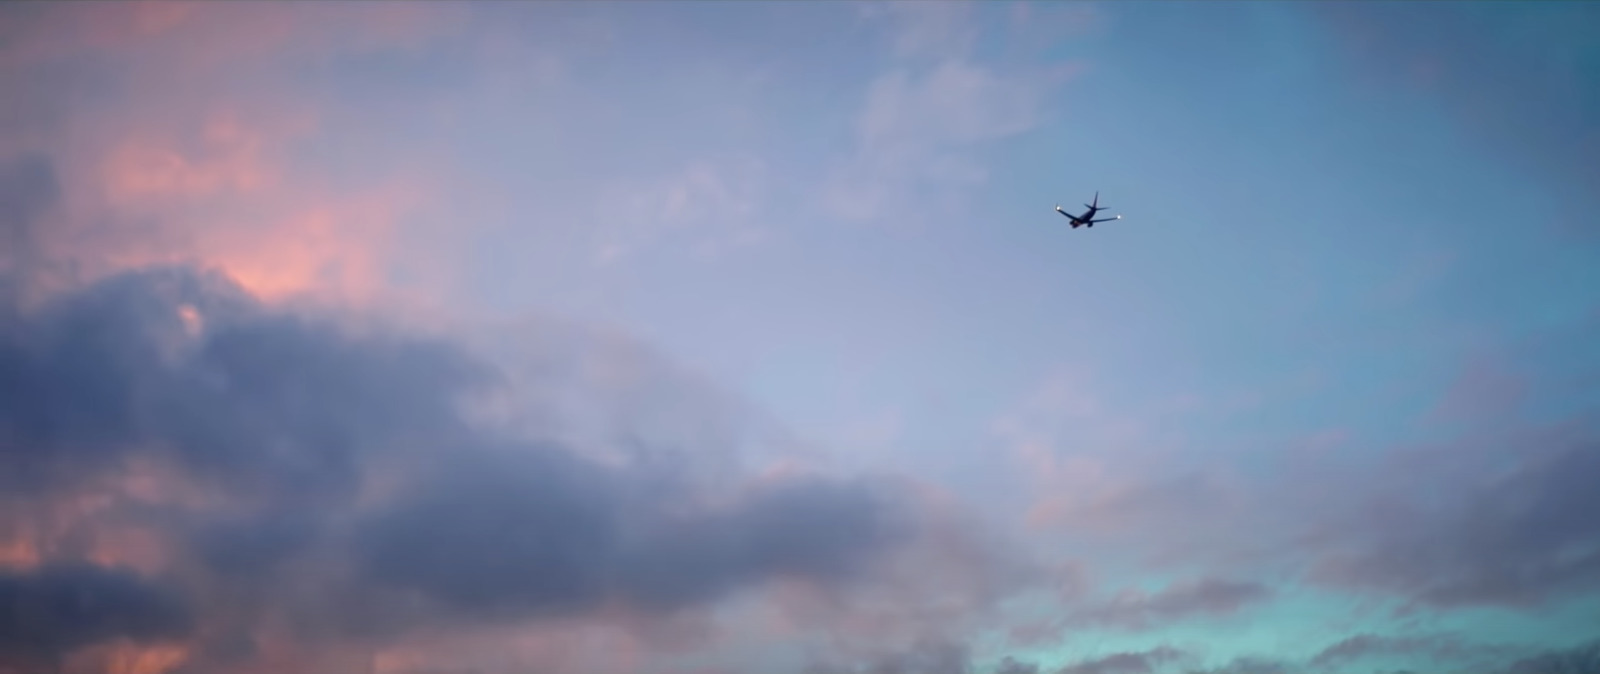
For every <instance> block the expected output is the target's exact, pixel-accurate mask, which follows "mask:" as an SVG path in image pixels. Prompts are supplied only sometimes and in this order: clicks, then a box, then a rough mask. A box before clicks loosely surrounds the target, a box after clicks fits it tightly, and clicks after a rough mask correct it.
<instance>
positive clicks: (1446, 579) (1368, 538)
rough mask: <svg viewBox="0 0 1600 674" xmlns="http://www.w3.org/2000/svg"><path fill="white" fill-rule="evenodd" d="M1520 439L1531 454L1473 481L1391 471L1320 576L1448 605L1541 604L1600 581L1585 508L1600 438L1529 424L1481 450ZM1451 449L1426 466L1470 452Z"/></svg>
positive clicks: (1595, 535)
mask: <svg viewBox="0 0 1600 674" xmlns="http://www.w3.org/2000/svg"><path fill="white" fill-rule="evenodd" d="M1512 443H1516V444H1512ZM1517 444H1520V445H1521V446H1522V450H1523V456H1521V457H1518V458H1517V459H1515V460H1514V461H1508V460H1506V459H1501V460H1499V461H1495V462H1494V463H1500V464H1506V463H1510V464H1511V465H1509V466H1505V467H1499V468H1491V469H1490V470H1486V471H1485V472H1481V473H1477V474H1471V473H1469V474H1467V475H1466V476H1464V477H1466V478H1467V480H1463V481H1460V482H1457V481H1453V480H1452V481H1448V482H1446V481H1441V480H1438V479H1427V478H1428V476H1427V475H1426V474H1424V475H1422V476H1421V477H1422V478H1423V480H1425V481H1423V480H1418V479H1417V477H1416V473H1410V475H1412V477H1408V478H1405V479H1404V480H1391V483H1390V484H1388V485H1386V487H1387V488H1385V489H1382V490H1381V491H1379V492H1378V493H1377V494H1374V495H1373V497H1372V498H1371V500H1370V501H1365V502H1364V503H1363V505H1362V506H1360V507H1359V508H1357V509H1356V513H1357V514H1356V515H1355V516H1353V517H1352V518H1350V519H1348V520H1346V521H1344V522H1343V524H1342V532H1343V533H1342V534H1340V535H1341V537H1342V540H1341V543H1338V544H1335V545H1336V547H1334V548H1332V549H1330V550H1329V553H1328V555H1327V556H1326V557H1324V558H1323V560H1322V561H1321V562H1320V563H1319V565H1318V567H1317V568H1316V569H1315V572H1314V574H1313V576H1312V577H1313V578H1314V579H1316V580H1318V581H1321V582H1327V583H1334V584H1337V585H1341V586H1355V587H1362V588H1371V589H1382V590H1386V591H1389V592H1394V593H1397V594H1398V595H1400V596H1401V597H1404V598H1406V599H1408V600H1409V601H1410V602H1412V605H1413V606H1414V607H1420V606H1431V607H1439V608H1449V607H1457V606H1468V605H1500V606H1512V607H1534V606H1539V605H1542V604H1544V603H1546V602H1548V601H1553V600H1559V599H1560V598H1562V597H1569V596H1572V594H1571V593H1574V592H1582V591H1585V590H1587V589H1592V588H1594V587H1597V586H1600V524H1597V523H1596V522H1595V521H1594V518H1592V517H1588V516H1587V515H1586V514H1585V513H1589V512H1595V510H1596V508H1600V496H1597V495H1596V494H1595V492H1594V490H1593V489H1591V488H1590V487H1589V485H1588V484H1587V483H1586V482H1585V480H1584V478H1583V477H1581V476H1583V475H1588V474H1592V473H1593V471H1595V470H1600V443H1597V442H1596V441H1595V439H1594V436H1593V435H1591V434H1588V433H1583V432H1575V433H1574V432H1569V433H1565V434H1543V436H1542V437H1541V436H1540V435H1539V434H1526V435H1524V436H1523V437H1521V438H1503V439H1501V442H1493V443H1491V444H1490V446H1489V447H1486V448H1484V449H1479V450H1477V451H1485V450H1500V449H1501V448H1503V447H1510V446H1516V445H1517ZM1451 449H1453V450H1454V451H1453V452H1451V453H1450V454H1449V455H1445V454H1441V453H1430V454H1431V455H1424V456H1423V457H1421V458H1422V459H1425V460H1426V461H1427V462H1428V463H1423V464H1422V465H1421V468H1423V469H1424V470H1427V469H1428V468H1429V467H1430V466H1429V463H1432V462H1445V461H1449V462H1461V461H1463V460H1464V458H1463V457H1462V456H1461V453H1462V452H1461V450H1462V449H1463V448H1451ZM1412 458H1413V460H1416V459H1417V458H1418V457H1416V456H1413V457H1412ZM1434 465H1439V464H1434ZM1413 470H1414V469H1413ZM1440 472H1443V471H1440ZM1468 480H1470V481H1468ZM1395 482H1400V484H1395Z"/></svg>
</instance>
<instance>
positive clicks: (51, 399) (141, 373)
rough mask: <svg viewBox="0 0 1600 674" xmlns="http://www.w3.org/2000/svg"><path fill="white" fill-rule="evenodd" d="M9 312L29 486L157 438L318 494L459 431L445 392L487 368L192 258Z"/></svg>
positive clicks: (1, 415)
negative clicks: (271, 305)
mask: <svg viewBox="0 0 1600 674" xmlns="http://www.w3.org/2000/svg"><path fill="white" fill-rule="evenodd" d="M186 310H189V311H192V312H193V314H192V315H193V316H195V317H198V319H199V320H200V321H201V322H202V324H201V327H200V328H199V329H200V333H199V334H197V335H190V334H189V332H190V331H191V330H192V329H193V328H192V327H191V324H188V323H186V321H185V318H184V315H185V311H186ZM17 316H18V317H17V318H15V319H13V320H8V321H7V325H4V326H0V397H3V398H4V399H6V400H7V401H8V402H9V404H7V405H5V406H4V407H3V408H0V432H3V435H0V438H4V439H3V440H0V443H3V444H0V461H4V462H7V463H9V464H10V466H9V467H11V468H12V469H13V470H12V471H11V475H12V476H14V477H16V478H17V480H18V481H19V482H20V481H23V480H26V481H27V482H28V483H31V484H34V485H50V484H54V483H55V482H56V481H58V480H62V479H69V478H70V477H74V476H76V477H81V476H84V475H86V474H90V473H92V472H93V471H95V470H97V469H105V468H114V467H115V466H116V465H117V464H118V462H119V461H120V460H121V459H123V458H125V456H126V454H127V453H129V452H150V451H157V450H159V451H165V452H170V453H171V454H172V455H173V456H174V457H176V458H177V459H179V460H180V461H181V462H182V463H183V464H184V465H185V466H187V467H188V468H190V469H191V470H193V471H194V472H196V473H197V474H201V475H203V476H204V477H206V478H209V479H215V480H219V481H221V482H223V483H225V484H227V485H228V486H229V487H230V488H233V489H237V490H242V492H244V493H254V494H258V495H260V496H262V497H264V498H278V497H283V498H284V499H285V500H288V499H289V498H290V497H292V498H293V499H295V500H297V502H308V503H309V502H316V501H317V500H318V499H319V498H325V497H328V496H330V495H333V494H339V493H347V492H349V491H350V490H351V489H352V488H353V486H354V484H353V483H354V480H355V473H356V470H357V469H356V465H355V464H356V463H357V461H358V459H359V458H360V456H361V455H362V454H363V453H364V452H368V451H371V450H375V449H383V450H388V451H398V450H399V449H400V448H401V447H402V446H404V445H407V444H411V443H416V442H429V441H434V442H437V441H439V440H440V439H442V438H444V437H450V436H451V435H452V434H459V433H460V432H461V429H460V428H459V427H458V426H459V423H458V422H457V421H456V420H455V417H454V413H453V408H452V406H451V400H452V399H453V397H455V396H457V395H460V394H464V393H465V392H467V391H468V390H470V387H471V386H472V385H474V384H476V383H479V381H480V380H479V379H475V378H478V377H481V375H482V374H483V372H482V371H481V370H479V369H476V368H475V366H474V365H473V364H472V363H471V362H470V361H469V360H468V359H466V358H465V357H463V356H461V355H460V354H457V353H454V352H452V351H451V350H450V349H449V348H448V347H447V346H445V345H442V344H436V343H428V342H424V341H420V340H402V339H392V340H391V339H376V338H370V339H362V340H356V339H353V338H346V337H344V336H342V335H340V334H339V333H338V332H336V331H335V330H333V329H332V328H331V327H328V326H325V325H319V324H317V323H314V322H311V321H308V320H305V319H301V318H298V317H295V316H292V315H283V314H272V313H270V312H267V311H265V310H264V309H263V308H262V307H260V306H258V305H256V304H255V303H254V302H253V301H252V300H250V299H249V298H248V297H246V296H245V294H244V293H243V292H242V291H240V290H239V289H238V288H237V287H234V286H232V285H231V284H230V283H229V282H228V281H227V280H226V279H224V278H221V277H220V276H216V275H213V274H204V273H195V272H191V271H189V270H186V269H158V270H148V271H141V272H135V273H129V274H124V275H120V276H116V277H113V278H110V279H107V280H105V281H102V282H99V283H97V284H95V285H94V286H92V287H90V288H87V289H85V290H84V291H82V292H79V293H75V294H73V295H71V296H69V297H66V298H63V299H61V300H59V301H57V302H54V303H52V304H50V305H49V306H46V307H44V308H42V309H40V310H38V311H35V312H30V313H28V314H26V315H23V314H18V315H17Z"/></svg>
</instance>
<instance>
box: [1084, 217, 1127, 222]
mask: <svg viewBox="0 0 1600 674" xmlns="http://www.w3.org/2000/svg"><path fill="white" fill-rule="evenodd" d="M1121 219H1122V216H1120V215H1117V216H1112V217H1109V218H1100V219H1099V220H1090V221H1089V222H1111V221H1112V220H1121Z"/></svg>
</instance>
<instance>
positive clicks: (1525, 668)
mask: <svg viewBox="0 0 1600 674" xmlns="http://www.w3.org/2000/svg"><path fill="white" fill-rule="evenodd" d="M1536 672H1537V673H1538V674H1596V672H1600V641H1592V642H1589V643H1586V644H1581V645H1578V646H1574V647H1572V648H1567V649H1561V650H1552V651H1547V652H1544V653H1540V654H1538V655H1534V656H1531V657H1528V658H1523V659H1521V660H1518V661H1516V662H1513V663H1511V666H1510V667H1508V668H1506V670H1505V674H1535V673H1536Z"/></svg>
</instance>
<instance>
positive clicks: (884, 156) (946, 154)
mask: <svg viewBox="0 0 1600 674" xmlns="http://www.w3.org/2000/svg"><path fill="white" fill-rule="evenodd" d="M871 7H874V8H877V9H879V10H880V11H879V12H874V13H873V14H877V17H875V18H881V19H883V20H885V21H887V22H889V23H890V26H891V27H890V30H891V31H892V33H891V35H892V38H891V42H892V44H893V49H894V53H895V55H896V56H897V57H898V59H897V60H896V61H892V62H891V63H890V65H889V66H888V68H887V69H886V70H885V71H883V72H881V73H880V74H879V75H877V76H876V77H875V78H873V80H872V81H871V83H870V84H869V85H868V86H867V90H866V94H865V101H864V102H863V105H862V109H861V112H860V113H859V116H858V117H857V118H856V125H855V150H854V152H853V154H852V156H851V157H850V158H849V159H848V160H846V161H845V163H844V164H843V165H842V166H840V167H839V168H838V169H837V172H836V173H835V174H834V175H833V176H832V178H831V182H830V183H829V187H828V190H827V194H828V203H829V205H830V206H831V207H832V210H833V211H834V212H835V213H836V214H838V215H840V216H843V217H846V218H850V219H854V220H873V219H877V218H880V217H882V216H884V215H887V214H889V213H891V212H904V211H911V210H915V208H916V205H917V204H922V203H927V201H928V200H929V198H930V197H933V196H934V195H938V194H941V193H945V194H948V192H946V191H947V190H959V189H962V188H967V187H971V186H974V185H977V184H981V183H982V182H984V181H985V180H986V179H987V171H986V170H985V169H984V168H983V162H982V160H981V159H980V158H979V155H978V152H979V151H980V150H981V148H982V147H983V145H984V144H985V143H988V142H991V141H995V140H999V139H1003V138H1007V137H1011V136H1015V135H1017V134H1020V133H1023V132H1026V131H1028V130H1029V129H1032V128H1034V127H1035V126H1037V125H1038V124H1039V123H1040V122H1041V121H1042V120H1043V119H1044V117H1045V116H1046V115H1047V114H1048V107H1047V106H1048V103H1049V101H1050V98H1049V97H1050V94H1051V93H1052V91H1053V90H1054V89H1055V88H1057V87H1058V86H1060V85H1061V84H1062V83H1064V82H1065V81H1066V80H1068V79H1069V78H1070V77H1071V76H1072V75H1073V74H1075V73H1076V71H1077V66H1075V65H1070V64H1064V65H1059V66H1053V67H1049V68H1045V69H1043V70H1040V69H1037V68H1026V69H1020V70H1018V69H1011V68H1005V69H1002V68H1000V67H996V66H994V65H990V64H986V63H983V62H981V61H979V60H978V59H976V58H975V57H974V56H973V54H972V51H973V48H974V45H975V43H976V41H977V40H978V39H979V38H980V37H981V35H980V34H979V33H978V32H977V30H976V28H975V27H974V24H973V22H972V21H971V18H970V14H971V12H972V10H973V6H972V5H971V4H968V3H958V2H930V3H914V4H912V3H884V4H882V5H872V6H871ZM941 201H942V200H941Z"/></svg>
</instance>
